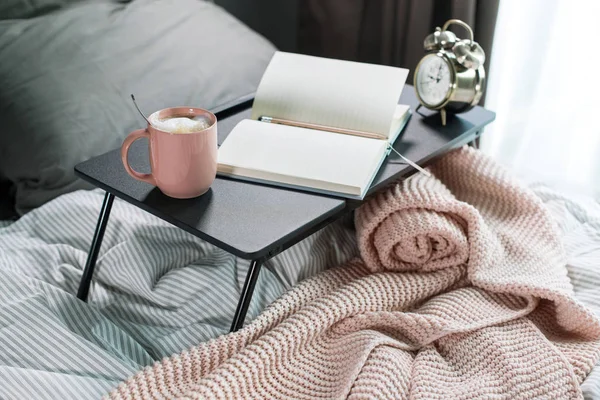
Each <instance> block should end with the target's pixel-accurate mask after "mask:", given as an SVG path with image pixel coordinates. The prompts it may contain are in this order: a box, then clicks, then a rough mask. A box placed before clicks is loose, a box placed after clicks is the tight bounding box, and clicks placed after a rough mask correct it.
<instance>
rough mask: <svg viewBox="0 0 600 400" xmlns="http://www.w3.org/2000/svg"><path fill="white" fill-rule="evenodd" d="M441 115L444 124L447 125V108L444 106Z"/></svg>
mask: <svg viewBox="0 0 600 400" xmlns="http://www.w3.org/2000/svg"><path fill="white" fill-rule="evenodd" d="M440 115H441V116H442V126H446V109H445V108H442V109H441V110H440Z"/></svg>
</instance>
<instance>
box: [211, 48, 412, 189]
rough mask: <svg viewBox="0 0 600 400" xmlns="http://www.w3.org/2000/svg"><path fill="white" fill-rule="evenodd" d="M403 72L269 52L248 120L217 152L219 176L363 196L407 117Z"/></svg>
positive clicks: (394, 69) (390, 68)
mask: <svg viewBox="0 0 600 400" xmlns="http://www.w3.org/2000/svg"><path fill="white" fill-rule="evenodd" d="M407 75H408V70H406V69H402V68H394V67H388V66H382V65H374V64H363V63H356V62H351V61H341V60H333V59H326V58H319V57H312V56H305V55H299V54H291V53H283V52H277V53H275V55H274V56H273V59H272V60H271V62H270V64H269V66H268V67H267V69H266V71H265V73H264V75H263V77H262V80H261V82H260V85H259V87H258V90H257V92H256V97H255V99H254V104H253V106H252V117H251V119H246V120H243V121H241V122H240V123H238V124H237V125H236V126H235V127H234V129H233V130H232V131H231V133H230V134H229V136H228V137H227V139H225V141H224V142H223V144H222V145H221V147H220V148H219V164H218V172H219V174H220V175H226V176H232V177H236V178H240V179H246V180H251V181H260V182H268V183H272V184H276V185H281V186H286V187H294V188H302V189H305V190H310V191H316V192H322V193H329V194H336V195H340V196H343V197H349V198H358V199H362V198H363V197H364V195H365V193H366V191H367V190H368V189H369V186H370V184H371V182H372V181H373V179H374V178H375V175H376V174H377V171H378V170H379V167H380V166H381V164H382V162H383V160H384V159H385V157H386V156H387V154H388V153H389V143H393V142H394V141H395V140H396V138H397V137H398V135H399V133H400V131H401V130H402V128H403V127H404V125H405V124H406V122H407V120H408V118H409V117H410V110H409V107H408V106H405V105H398V99H399V98H400V94H401V92H402V89H403V87H404V83H405V81H406V77H407ZM264 117H268V118H264ZM261 118H262V119H263V121H261ZM269 119H273V121H276V120H279V121H283V123H286V124H281V123H272V122H271V123H269V122H264V120H269ZM290 122H291V123H292V124H295V125H299V124H300V125H302V124H316V125H320V126H324V127H329V128H333V129H336V128H337V129H341V130H353V131H359V132H362V133H365V134H367V135H368V136H371V137H364V136H356V135H351V134H347V133H335V132H330V131H327V130H319V129H307V128H304V127H298V126H290V125H288V123H290Z"/></svg>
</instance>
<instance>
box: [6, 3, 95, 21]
mask: <svg viewBox="0 0 600 400" xmlns="http://www.w3.org/2000/svg"><path fill="white" fill-rule="evenodd" d="M81 1H85V0H0V20H1V19H17V18H31V17H36V16H39V15H43V14H46V13H48V12H50V11H54V10H58V9H59V8H62V7H65V6H67V5H69V4H73V3H78V2H81ZM88 1H90V0H88Z"/></svg>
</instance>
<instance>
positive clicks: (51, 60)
mask: <svg viewBox="0 0 600 400" xmlns="http://www.w3.org/2000/svg"><path fill="white" fill-rule="evenodd" d="M273 52H274V48H273V46H272V45H271V44H269V43H268V42H267V41H266V40H265V39H263V38H262V37H260V36H259V35H257V34H256V33H254V32H253V31H251V30H250V29H249V28H247V27H246V26H244V25H243V24H241V23H240V22H239V21H237V20H236V19H234V18H233V17H232V16H230V15H229V14H227V13H226V12H225V11H223V10H222V9H221V8H219V7H218V6H215V5H213V4H211V3H208V2H204V1H199V0H161V1H152V0H135V1H133V2H131V3H129V4H116V3H113V2H110V1H106V2H94V3H86V4H81V5H76V6H73V7H70V8H67V9H65V10H61V11H60V12H57V13H53V14H50V15H46V16H43V17H40V18H35V19H31V20H18V21H0V59H1V60H2V62H1V63H0V88H1V89H0V175H3V176H5V177H6V178H7V179H8V180H10V181H11V182H13V184H14V185H16V193H15V200H16V207H17V210H18V211H19V212H20V213H24V212H26V211H28V210H30V209H32V208H34V207H37V206H39V205H41V204H43V203H44V202H46V201H48V200H50V199H52V198H54V197H56V196H58V195H60V194H62V193H66V192H69V191H72V190H76V189H79V188H85V187H88V186H86V185H84V184H83V182H82V181H80V180H78V179H76V178H75V176H74V174H73V167H74V166H75V164H77V163H79V162H81V161H84V160H86V159H89V158H91V157H93V156H95V155H98V154H102V153H104V152H106V151H109V150H112V149H115V148H117V147H119V146H120V145H121V143H122V141H123V139H124V138H125V136H126V135H127V134H128V133H129V132H131V131H133V130H134V129H137V128H140V127H143V122H142V120H141V118H140V116H139V115H138V114H137V113H136V111H135V108H134V107H133V105H132V103H131V99H130V97H129V94H130V93H134V94H135V95H136V100H138V104H139V105H140V107H141V108H142V110H144V111H145V112H146V113H151V112H153V111H155V110H158V109H161V108H165V107H171V106H178V105H187V106H196V107H202V108H208V109H210V108H212V107H215V106H217V105H220V104H224V103H227V102H229V101H232V100H235V99H237V98H240V97H242V96H243V95H246V94H248V93H251V92H253V91H255V90H256V87H257V86H258V82H259V80H260V78H261V76H262V73H263V71H264V69H265V68H266V65H267V64H268V62H269V60H270V58H271V56H272V54H273Z"/></svg>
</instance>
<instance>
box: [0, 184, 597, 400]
mask: <svg viewBox="0 0 600 400" xmlns="http://www.w3.org/2000/svg"><path fill="white" fill-rule="evenodd" d="M531 186H532V188H533V189H534V191H535V192H536V193H537V194H538V196H540V198H541V199H542V200H543V201H544V202H545V203H546V204H547V206H548V207H549V209H550V211H551V212H552V215H553V216H554V217H555V219H556V221H557V223H558V225H559V227H560V229H561V230H562V232H563V238H564V244H565V248H566V250H567V253H568V255H569V265H568V268H569V275H570V277H571V279H572V282H573V285H574V286H575V292H576V294H577V296H578V297H579V298H580V299H581V300H582V301H583V302H585V303H586V304H588V305H589V306H590V307H592V308H593V309H594V310H595V311H596V312H597V313H599V315H600V290H599V285H600V203H598V202H597V201H594V200H592V199H589V198H584V199H572V198H569V197H568V196H564V195H561V194H558V193H557V192H555V191H553V190H551V189H549V188H547V187H545V186H543V185H535V184H534V185H531ZM102 197H103V193H102V192H100V191H93V192H83V191H82V192H76V193H72V194H69V195H64V196H61V197H59V198H58V199H56V200H55V201H53V202H51V203H48V204H47V205H45V206H43V207H41V208H39V209H37V210H35V211H33V212H31V213H29V214H27V215H25V216H24V217H23V218H21V219H20V220H19V221H17V222H14V223H12V224H9V223H4V225H8V226H6V227H4V228H2V227H1V226H2V225H0V382H3V384H2V385H0V398H1V399H24V398H36V399H38V398H49V399H56V398H61V399H76V398H77V399H81V398H98V397H99V396H101V395H102V394H103V393H105V392H106V391H107V390H109V389H110V388H111V387H113V386H114V385H115V384H116V383H117V382H118V381H121V380H123V379H124V378H126V377H127V376H129V375H131V374H132V373H134V372H136V371H137V370H139V369H140V368H142V367H143V366H145V365H148V364H150V363H152V362H153V361H155V360H157V359H160V358H162V357H164V356H168V355H170V354H171V353H174V352H177V351H181V350H183V349H185V348H187V347H189V346H192V345H194V344H197V343H199V342H200V341H205V340H207V339H209V338H211V337H214V336H216V335H219V334H221V333H224V332H226V331H227V329H228V327H229V324H230V322H231V319H232V316H233V312H234V309H235V305H236V303H237V300H238V297H239V291H240V288H241V286H242V284H243V280H244V277H245V272H246V270H247V267H248V262H247V261H244V260H239V259H237V258H236V257H233V256H231V255H229V254H227V253H225V252H223V251H221V250H219V249H216V248H215V247H213V246H210V245H208V244H206V243H204V242H202V241H201V240H199V239H197V238H195V237H193V236H191V235H189V234H187V233H185V232H183V231H181V230H180V229H178V228H176V227H173V226H171V225H169V224H166V223H164V222H162V221H160V220H158V219H156V218H154V217H152V216H150V215H149V214H147V213H145V212H143V211H141V210H138V209H136V208H135V207H133V206H130V205H128V204H126V203H124V202H121V201H116V202H115V204H114V206H113V211H112V214H111V219H110V221H109V224H108V228H107V231H106V236H105V239H104V244H103V246H102V250H101V252H100V257H99V259H98V265H97V270H96V274H95V278H94V285H93V287H92V291H91V293H90V297H89V299H90V303H89V304H85V303H83V302H80V301H79V300H77V299H76V298H75V297H74V296H73V293H75V292H76V290H77V285H78V282H79V278H80V276H81V270H82V266H83V265H84V263H85V259H86V255H87V250H88V246H89V242H90V241H91V237H92V235H93V230H94V227H95V224H96V219H97V213H98V210H99V208H100V204H101V201H102ZM354 254H355V252H354V237H353V232H352V230H351V229H349V228H348V227H347V226H346V225H345V224H344V223H343V222H340V223H336V224H334V225H332V226H330V227H329V228H327V229H325V230H323V231H321V232H318V233H316V234H315V235H313V236H311V237H310V238H308V239H307V240H305V241H304V242H302V243H300V244H299V245H297V246H295V247H293V248H292V249H289V250H288V251H286V252H284V253H282V254H280V255H279V256H277V257H276V258H275V259H274V260H272V261H270V262H269V263H268V264H267V268H265V269H263V271H262V272H261V275H260V278H259V281H258V283H257V286H256V291H255V295H254V299H253V302H252V305H251V307H250V310H249V314H248V318H249V319H250V318H253V317H255V316H256V315H257V314H258V313H259V312H260V310H262V308H264V306H266V305H267V304H269V303H270V302H271V301H272V300H273V299H275V298H276V297H277V296H279V295H280V294H281V293H283V291H285V290H286V289H288V288H290V287H291V286H292V285H294V284H295V283H296V282H298V281H299V280H301V279H303V278H305V277H307V276H310V275H313V274H315V273H317V272H318V271H320V270H322V269H324V268H326V267H327V266H332V265H335V264H338V263H340V262H342V261H344V260H346V259H348V258H350V257H351V256H353V255H354ZM582 389H583V392H584V396H585V398H586V399H600V366H599V367H596V368H595V369H594V370H593V372H592V373H591V374H590V376H589V377H588V378H587V379H586V381H585V382H584V384H583V387H582Z"/></svg>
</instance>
